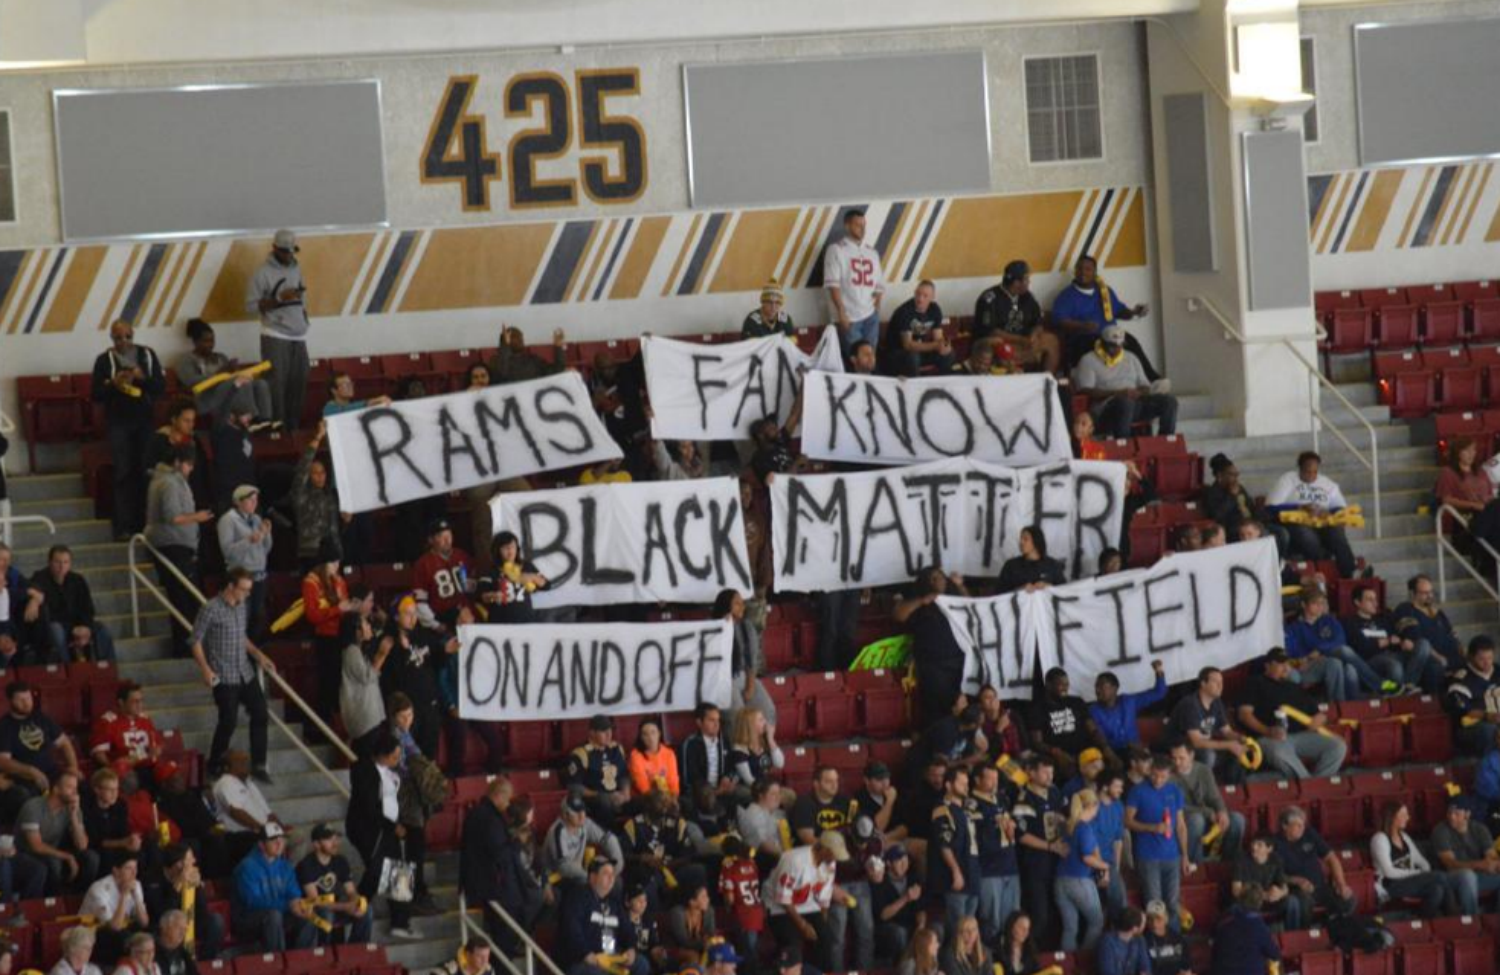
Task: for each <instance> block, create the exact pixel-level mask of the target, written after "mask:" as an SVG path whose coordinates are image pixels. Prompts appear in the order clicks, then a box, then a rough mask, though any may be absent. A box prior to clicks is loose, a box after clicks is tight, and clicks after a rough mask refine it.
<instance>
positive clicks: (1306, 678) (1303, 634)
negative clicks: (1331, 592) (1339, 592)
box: [1286, 586, 1401, 701]
mask: <svg viewBox="0 0 1500 975" xmlns="http://www.w3.org/2000/svg"><path fill="white" fill-rule="evenodd" d="M1299 598H1300V601H1301V607H1300V610H1299V612H1298V614H1297V616H1295V617H1293V619H1292V621H1291V622H1290V623H1288V624H1287V625H1286V649H1287V653H1288V654H1289V655H1290V656H1291V657H1292V659H1294V660H1302V659H1306V660H1307V661H1308V663H1307V664H1305V665H1304V666H1303V667H1302V668H1301V669H1300V670H1299V671H1298V674H1299V677H1300V679H1299V680H1298V683H1304V682H1305V683H1316V682H1317V680H1318V678H1317V677H1316V676H1314V675H1315V674H1319V673H1321V674H1322V679H1323V683H1324V685H1325V686H1326V687H1327V689H1328V694H1329V700H1331V701H1346V700H1349V699H1350V698H1351V697H1352V696H1353V695H1354V693H1355V690H1356V688H1362V689H1364V690H1366V691H1373V692H1378V693H1380V694H1395V693H1397V692H1399V691H1400V690H1401V685H1400V684H1397V683H1396V682H1395V681H1394V680H1391V679H1389V678H1388V677H1382V676H1381V675H1380V674H1378V673H1376V672H1375V670H1374V668H1372V667H1371V666H1370V665H1369V664H1367V663H1365V661H1364V660H1363V659H1361V658H1360V656H1359V654H1357V653H1355V652H1354V650H1353V648H1351V647H1350V646H1349V642H1348V639H1347V638H1346V637H1345V635H1344V627H1343V626H1342V625H1341V624H1340V623H1339V621H1338V620H1336V619H1334V617H1333V614H1332V613H1330V612H1329V611H1328V596H1327V595H1326V594H1325V593H1324V592H1323V590H1322V589H1320V588H1319V587H1317V586H1304V587H1303V588H1302V595H1301V596H1300V597H1299ZM1335 668H1342V669H1343V672H1344V673H1343V681H1342V682H1341V685H1340V686H1341V687H1342V690H1341V691H1340V692H1336V691H1335V684H1336V683H1339V682H1336V681H1335V682H1330V681H1329V679H1328V678H1329V673H1330V672H1331V671H1332V670H1334V669H1335ZM1335 693H1338V696H1334V695H1335Z"/></svg>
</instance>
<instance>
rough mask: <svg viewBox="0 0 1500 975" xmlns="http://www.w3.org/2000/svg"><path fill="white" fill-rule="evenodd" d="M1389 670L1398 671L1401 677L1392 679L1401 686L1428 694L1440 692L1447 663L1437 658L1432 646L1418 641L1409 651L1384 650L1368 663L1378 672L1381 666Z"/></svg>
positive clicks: (1424, 641)
mask: <svg viewBox="0 0 1500 975" xmlns="http://www.w3.org/2000/svg"><path fill="white" fill-rule="evenodd" d="M1382 662H1384V663H1385V666H1386V667H1387V668H1388V669H1389V668H1391V667H1392V666H1394V667H1395V668H1396V670H1399V672H1400V674H1401V676H1400V677H1393V678H1392V680H1399V681H1401V683H1403V684H1410V685H1412V686H1413V687H1420V688H1422V690H1424V691H1426V692H1427V693H1429V694H1436V693H1439V692H1441V691H1442V689H1443V681H1444V677H1445V675H1446V674H1447V661H1446V660H1444V659H1443V658H1442V657H1440V656H1438V654H1437V652H1436V651H1434V650H1433V649H1432V644H1431V643H1428V642H1427V641H1426V640H1418V641H1416V643H1415V644H1414V645H1413V646H1412V648H1411V651H1410V652H1407V651H1405V650H1400V649H1397V650H1385V651H1382V652H1381V653H1379V654H1377V655H1376V657H1375V659H1374V660H1371V661H1370V663H1371V664H1372V665H1374V666H1375V668H1376V669H1377V670H1378V669H1379V668H1380V666H1381V664H1382Z"/></svg>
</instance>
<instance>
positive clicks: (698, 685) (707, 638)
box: [693, 626, 724, 703]
mask: <svg viewBox="0 0 1500 975" xmlns="http://www.w3.org/2000/svg"><path fill="white" fill-rule="evenodd" d="M723 632H724V631H723V628H722V627H718V626H715V627H712V628H707V629H702V630H699V631H698V633H697V636H698V673H697V678H696V680H695V682H694V685H693V701H694V703H697V702H698V701H707V700H709V696H708V694H707V693H706V689H705V687H704V685H705V683H707V681H708V679H709V677H711V676H712V673H713V670H714V668H713V667H711V666H710V665H711V664H718V663H723V661H724V657H723V655H722V654H717V653H714V652H713V651H714V649H715V648H716V647H717V646H718V644H719V637H720V635H721V634H722V633H723Z"/></svg>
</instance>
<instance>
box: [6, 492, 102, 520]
mask: <svg viewBox="0 0 1500 975" xmlns="http://www.w3.org/2000/svg"><path fill="white" fill-rule="evenodd" d="M11 508H12V511H11V513H12V514H16V515H45V516H46V517H48V518H51V519H52V520H53V521H56V522H62V521H87V520H91V519H92V518H93V517H94V499H93V498H85V497H82V496H80V497H76V498H64V497H56V498H46V499H41V500H37V501H18V502H15V503H13V504H12V505H11Z"/></svg>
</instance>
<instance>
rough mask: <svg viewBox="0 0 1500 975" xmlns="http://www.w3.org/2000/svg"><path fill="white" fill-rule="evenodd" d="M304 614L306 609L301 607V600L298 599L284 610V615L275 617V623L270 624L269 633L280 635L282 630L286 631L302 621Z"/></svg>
mask: <svg viewBox="0 0 1500 975" xmlns="http://www.w3.org/2000/svg"><path fill="white" fill-rule="evenodd" d="M306 612H307V608H306V607H305V606H303V604H302V600H301V599H300V598H299V599H297V600H296V601H294V602H293V603H292V604H291V605H290V606H288V607H287V608H286V612H285V613H282V614H281V615H280V616H278V617H276V622H274V623H272V624H271V632H272V633H280V632H281V631H282V630H287V629H290V628H292V627H293V626H296V625H297V621H298V620H300V619H302V616H303V614H304V613H306Z"/></svg>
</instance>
